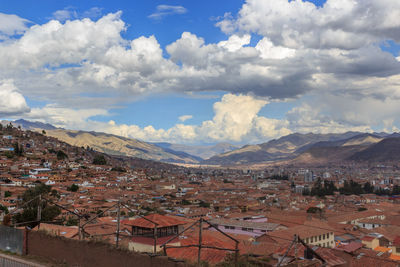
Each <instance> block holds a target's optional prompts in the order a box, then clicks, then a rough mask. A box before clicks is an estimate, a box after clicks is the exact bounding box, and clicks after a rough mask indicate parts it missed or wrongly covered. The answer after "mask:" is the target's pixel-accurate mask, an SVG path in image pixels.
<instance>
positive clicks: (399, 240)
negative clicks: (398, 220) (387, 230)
mask: <svg viewBox="0 0 400 267" xmlns="http://www.w3.org/2000/svg"><path fill="white" fill-rule="evenodd" d="M393 245H396V246H398V245H400V236H396V237H395V239H394V240H393Z"/></svg>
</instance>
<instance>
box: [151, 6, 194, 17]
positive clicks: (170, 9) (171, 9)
mask: <svg viewBox="0 0 400 267" xmlns="http://www.w3.org/2000/svg"><path fill="white" fill-rule="evenodd" d="M186 12H187V9H186V8H184V7H183V6H171V5H158V6H157V7H156V12H154V13H153V14H151V15H149V16H148V18H151V19H161V18H163V17H165V16H169V15H175V14H185V13H186Z"/></svg>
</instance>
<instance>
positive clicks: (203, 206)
mask: <svg viewBox="0 0 400 267" xmlns="http://www.w3.org/2000/svg"><path fill="white" fill-rule="evenodd" d="M199 206H200V207H202V208H209V207H210V203H207V202H204V201H203V200H201V201H200V203H199Z"/></svg>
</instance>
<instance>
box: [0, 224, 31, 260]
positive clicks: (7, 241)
mask: <svg viewBox="0 0 400 267" xmlns="http://www.w3.org/2000/svg"><path fill="white" fill-rule="evenodd" d="M24 241H25V239H24V230H20V229H15V228H12V227H8V226H4V225H0V250H3V251H10V252H13V253H17V254H19V255H22V254H24V244H25V242H24Z"/></svg>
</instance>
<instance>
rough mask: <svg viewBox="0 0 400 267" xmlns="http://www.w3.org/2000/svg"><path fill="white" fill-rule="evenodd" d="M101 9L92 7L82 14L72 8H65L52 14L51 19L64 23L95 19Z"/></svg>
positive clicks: (99, 14)
mask: <svg viewBox="0 0 400 267" xmlns="http://www.w3.org/2000/svg"><path fill="white" fill-rule="evenodd" d="M101 13H102V8H99V7H92V8H90V9H88V10H86V11H84V12H83V13H78V11H76V10H75V9H74V8H73V7H66V8H64V9H60V10H57V11H55V12H53V14H52V19H56V20H58V21H61V22H64V21H66V20H72V19H83V18H91V19H95V18H98V17H100V16H101Z"/></svg>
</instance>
